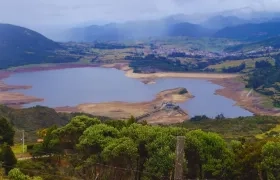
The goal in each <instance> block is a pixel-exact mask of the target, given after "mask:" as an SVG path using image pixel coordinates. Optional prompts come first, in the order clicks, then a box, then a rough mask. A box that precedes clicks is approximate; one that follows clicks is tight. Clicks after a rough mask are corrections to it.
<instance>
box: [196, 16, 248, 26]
mask: <svg viewBox="0 0 280 180" xmlns="http://www.w3.org/2000/svg"><path fill="white" fill-rule="evenodd" d="M244 23H247V20H244V19H241V18H238V17H236V16H222V15H217V16H214V17H211V18H209V19H207V20H206V21H204V22H203V23H201V25H202V26H203V27H206V28H210V29H222V28H225V27H232V26H237V25H240V24H244Z"/></svg>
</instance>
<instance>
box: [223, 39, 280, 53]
mask: <svg viewBox="0 0 280 180" xmlns="http://www.w3.org/2000/svg"><path fill="white" fill-rule="evenodd" d="M269 46H270V47H273V48H277V49H278V48H280V36H275V37H271V38H267V39H264V40H261V41H257V42H251V43H244V44H238V45H234V46H229V47H226V48H225V49H224V51H225V52H236V51H254V50H256V49H260V48H263V47H269ZM266 53H269V51H268V52H266Z"/></svg>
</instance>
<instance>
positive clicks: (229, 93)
mask: <svg viewBox="0 0 280 180" xmlns="http://www.w3.org/2000/svg"><path fill="white" fill-rule="evenodd" d="M210 81H211V82H212V83H215V84H218V85H220V86H223V87H224V88H222V89H218V90H217V91H216V94H218V95H221V96H224V97H227V98H229V99H232V100H234V101H236V105H238V106H241V107H243V108H244V109H246V110H248V111H250V112H252V113H254V114H257V115H270V116H280V110H279V109H273V108H265V107H263V106H262V102H263V101H264V99H263V96H261V95H260V94H258V93H256V92H252V93H250V94H249V91H248V90H246V89H245V85H244V84H243V83H242V82H240V81H239V80H237V79H236V78H228V79H214V80H210Z"/></svg>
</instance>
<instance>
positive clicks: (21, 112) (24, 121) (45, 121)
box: [0, 105, 109, 142]
mask: <svg viewBox="0 0 280 180" xmlns="http://www.w3.org/2000/svg"><path fill="white" fill-rule="evenodd" d="M77 115H87V116H90V117H97V118H99V119H100V120H102V121H103V120H108V119H109V118H107V117H100V116H93V115H90V114H86V113H57V112H56V111H55V110H54V109H52V108H48V107H43V106H36V107H32V108H26V109H14V108H9V107H7V106H3V105H0V117H5V118H7V119H8V121H9V122H11V124H12V125H13V126H14V127H15V129H16V130H20V132H19V133H20V135H18V136H16V142H20V139H17V138H20V137H21V133H22V132H21V131H22V130H25V133H26V138H27V141H29V142H30V141H36V138H37V137H36V131H38V130H40V129H44V128H48V127H51V126H54V125H56V126H58V127H60V126H64V125H65V124H67V123H68V122H69V121H70V120H71V119H72V118H73V117H75V116H77Z"/></svg>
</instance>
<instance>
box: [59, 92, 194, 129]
mask: <svg viewBox="0 0 280 180" xmlns="http://www.w3.org/2000/svg"><path fill="white" fill-rule="evenodd" d="M181 90H182V88H176V89H170V90H165V91H162V92H160V93H159V94H158V95H157V96H156V98H155V99H154V100H153V101H150V102H141V103H126V102H107V103H96V104H91V103H90V104H81V105H78V106H77V107H60V108H56V110H57V111H59V112H86V113H90V114H94V115H98V116H107V117H111V118H114V119H127V118H129V117H130V116H131V115H133V116H135V117H137V116H141V115H143V114H145V113H148V112H151V111H153V110H154V109H155V107H159V106H160V105H161V103H162V102H163V101H172V102H174V103H179V102H184V101H186V100H188V99H189V98H192V96H191V95H190V94H188V93H186V94H183V95H180V94H179V92H180V91H181ZM186 119H188V117H187V116H182V115H181V116H179V115H178V114H173V115H172V114H171V115H169V114H168V113H167V112H166V113H165V112H161V113H157V114H155V116H151V117H149V118H147V121H148V122H149V123H165V124H171V123H178V122H182V121H184V120H186Z"/></svg>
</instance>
